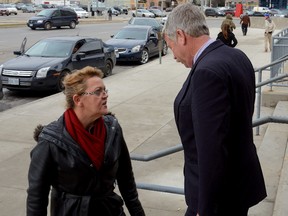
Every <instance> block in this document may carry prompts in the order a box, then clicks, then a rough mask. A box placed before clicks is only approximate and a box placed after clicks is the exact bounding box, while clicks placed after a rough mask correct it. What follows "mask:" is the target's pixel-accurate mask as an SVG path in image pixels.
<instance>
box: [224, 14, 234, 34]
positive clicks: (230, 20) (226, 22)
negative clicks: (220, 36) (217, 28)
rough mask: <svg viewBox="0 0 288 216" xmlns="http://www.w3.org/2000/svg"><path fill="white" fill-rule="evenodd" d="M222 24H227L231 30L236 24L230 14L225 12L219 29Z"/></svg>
mask: <svg viewBox="0 0 288 216" xmlns="http://www.w3.org/2000/svg"><path fill="white" fill-rule="evenodd" d="M224 24H228V25H229V27H230V31H231V32H233V30H234V29H236V25H235V23H234V22H233V17H232V15H231V14H227V15H226V18H225V19H224V20H223V22H222V24H221V29H222V25H224Z"/></svg>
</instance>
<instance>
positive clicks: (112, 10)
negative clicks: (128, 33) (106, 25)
mask: <svg viewBox="0 0 288 216" xmlns="http://www.w3.org/2000/svg"><path fill="white" fill-rule="evenodd" d="M109 10H111V13H112V15H115V16H118V15H119V14H120V12H119V11H118V10H116V9H114V8H113V7H111V8H109V9H108V10H107V13H109Z"/></svg>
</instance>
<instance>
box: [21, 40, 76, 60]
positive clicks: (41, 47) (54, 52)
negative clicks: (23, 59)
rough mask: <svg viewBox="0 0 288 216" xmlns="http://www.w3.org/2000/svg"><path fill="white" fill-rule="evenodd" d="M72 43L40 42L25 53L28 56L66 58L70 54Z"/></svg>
mask: <svg viewBox="0 0 288 216" xmlns="http://www.w3.org/2000/svg"><path fill="white" fill-rule="evenodd" d="M72 47H73V42H72V41H54V40H47V41H40V42H38V43H36V44H35V45H34V46H32V47H31V48H30V49H28V50H27V51H26V52H25V55H29V56H39V57H40V56H41V57H55V58H57V57H68V56H69V55H70V53H71V52H72Z"/></svg>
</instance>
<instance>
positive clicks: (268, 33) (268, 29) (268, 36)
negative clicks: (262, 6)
mask: <svg viewBox="0 0 288 216" xmlns="http://www.w3.org/2000/svg"><path fill="white" fill-rule="evenodd" d="M264 17H265V32H264V37H265V40H264V44H265V45H264V49H265V50H264V51H265V52H268V46H269V50H270V52H271V51H272V34H273V32H274V31H275V29H276V25H275V23H274V22H273V20H272V19H271V18H270V14H269V13H266V14H265V15H264Z"/></svg>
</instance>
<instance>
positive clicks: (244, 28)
mask: <svg viewBox="0 0 288 216" xmlns="http://www.w3.org/2000/svg"><path fill="white" fill-rule="evenodd" d="M240 24H241V28H242V32H243V35H244V36H245V35H246V34H247V31H248V26H249V27H250V25H251V21H250V17H249V16H248V14H247V13H245V14H244V15H243V16H241V18H240Z"/></svg>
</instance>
